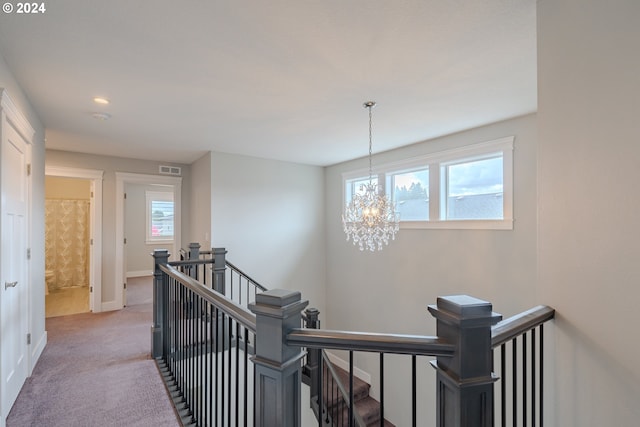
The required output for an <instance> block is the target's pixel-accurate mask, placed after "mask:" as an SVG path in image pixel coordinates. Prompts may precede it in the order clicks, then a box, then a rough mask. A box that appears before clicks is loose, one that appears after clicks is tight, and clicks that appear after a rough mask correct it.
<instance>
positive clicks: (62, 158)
mask: <svg viewBox="0 0 640 427" xmlns="http://www.w3.org/2000/svg"><path fill="white" fill-rule="evenodd" d="M46 161H47V165H51V166H60V167H72V168H82V169H97V170H103V171H104V180H103V193H102V197H103V208H102V209H103V212H102V215H103V216H102V301H103V302H106V301H113V300H114V298H115V294H116V289H115V287H116V286H117V285H118V286H119V285H120V283H121V280H116V278H115V271H114V266H115V245H116V242H115V234H116V230H115V221H116V212H115V209H116V208H115V206H116V203H115V190H116V189H115V186H116V179H115V173H116V172H128V173H139V174H148V175H158V166H159V165H160V162H155V161H149V160H138V159H125V158H120V157H109V156H97V155H91V154H82V153H71V152H66V151H57V150H47V151H46ZM162 164H167V163H166V162H162ZM171 165H172V166H173V165H175V166H179V167H181V168H182V187H183V188H182V215H183V216H182V218H189V215H190V212H189V206H190V186H191V184H190V179H191V171H190V168H189V166H188V165H182V164H171ZM181 233H182V236H186V235H188V234H187V233H188V224H187V222H186V221H182V229H181ZM182 244H183V246H186V245H187V244H188V242H185V241H183V242H182ZM149 258H151V257H149ZM150 262H151V261H150Z"/></svg>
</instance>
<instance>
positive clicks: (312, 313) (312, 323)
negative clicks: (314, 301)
mask: <svg viewBox="0 0 640 427" xmlns="http://www.w3.org/2000/svg"><path fill="white" fill-rule="evenodd" d="M304 314H305V316H306V322H305V327H306V328H308V329H320V311H318V309H317V308H307V309H306V310H305V311H304ZM321 354H322V350H320V349H319V348H309V349H307V365H306V369H307V370H308V374H309V380H310V381H309V382H310V384H309V390H310V397H311V399H312V400H313V399H314V398H317V397H318V391H319V389H320V386H319V384H320V382H321V381H322V380H321V378H320V371H319V370H318V369H319V365H320V357H322V356H321Z"/></svg>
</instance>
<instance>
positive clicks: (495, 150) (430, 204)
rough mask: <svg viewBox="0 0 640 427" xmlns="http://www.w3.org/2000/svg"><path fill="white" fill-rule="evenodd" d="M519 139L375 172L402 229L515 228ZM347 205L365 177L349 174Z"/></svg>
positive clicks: (354, 173)
mask: <svg viewBox="0 0 640 427" xmlns="http://www.w3.org/2000/svg"><path fill="white" fill-rule="evenodd" d="M513 140H514V137H506V138H501V139H499V140H495V141H490V142H485V143H480V144H473V145H469V146H466V147H461V148H456V149H452V150H447V151H442V152H438V153H434V154H430V155H427V156H422V157H416V158H412V159H408V160H404V161H400V162H395V163H393V164H386V165H380V166H378V167H376V170H377V175H376V178H374V180H376V181H377V182H384V191H385V193H386V194H387V195H389V196H390V197H391V198H392V199H393V201H394V202H395V203H396V210H397V212H398V213H399V214H400V226H401V227H402V228H452V229H474V228H478V229H512V228H513V219H512V211H513V202H512V201H513V195H512V191H513ZM343 179H344V183H345V187H344V188H345V199H344V200H345V206H346V204H347V203H348V202H349V201H350V200H351V197H352V195H353V194H355V192H356V191H358V186H359V184H361V183H366V182H367V181H368V178H363V172H353V173H347V174H345V175H344V176H343Z"/></svg>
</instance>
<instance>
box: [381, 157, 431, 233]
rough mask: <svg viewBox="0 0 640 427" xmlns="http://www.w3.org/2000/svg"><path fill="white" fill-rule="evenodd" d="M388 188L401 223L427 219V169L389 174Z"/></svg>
mask: <svg viewBox="0 0 640 427" xmlns="http://www.w3.org/2000/svg"><path fill="white" fill-rule="evenodd" d="M389 179H390V181H391V182H390V188H391V191H392V195H393V201H394V203H395V204H396V211H397V212H398V213H399V214H400V220H401V221H427V220H428V219H429V168H422V169H416V170H412V171H403V172H395V173H390V174H389Z"/></svg>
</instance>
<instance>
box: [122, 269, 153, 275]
mask: <svg viewBox="0 0 640 427" xmlns="http://www.w3.org/2000/svg"><path fill="white" fill-rule="evenodd" d="M143 276H153V271H151V270H139V271H127V277H143Z"/></svg>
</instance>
